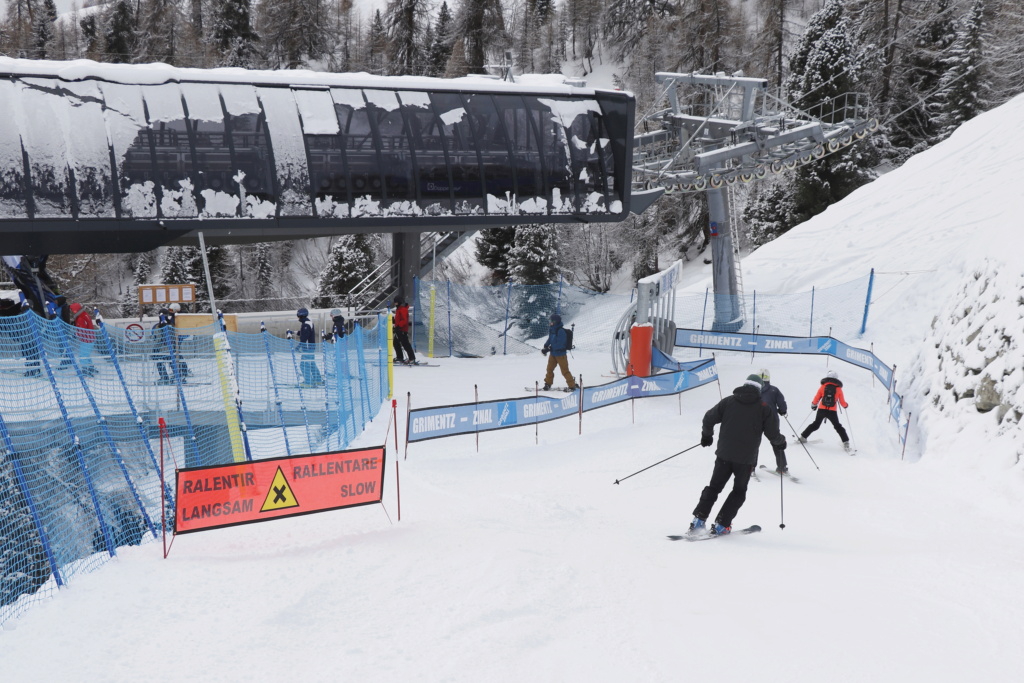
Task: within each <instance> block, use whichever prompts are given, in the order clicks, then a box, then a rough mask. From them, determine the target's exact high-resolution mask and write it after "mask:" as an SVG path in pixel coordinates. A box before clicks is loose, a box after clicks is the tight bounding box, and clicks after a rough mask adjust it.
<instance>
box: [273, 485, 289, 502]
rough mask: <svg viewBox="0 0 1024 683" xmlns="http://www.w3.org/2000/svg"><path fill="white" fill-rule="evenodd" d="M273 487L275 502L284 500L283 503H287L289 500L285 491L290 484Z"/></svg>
mask: <svg viewBox="0 0 1024 683" xmlns="http://www.w3.org/2000/svg"><path fill="white" fill-rule="evenodd" d="M273 489H274V502H275V503H277V502H279V501H280V502H282V503H287V502H288V499H287V498H285V497H284V492H285V491H287V490H288V485H287V484H285V485H284V486H274V487H273Z"/></svg>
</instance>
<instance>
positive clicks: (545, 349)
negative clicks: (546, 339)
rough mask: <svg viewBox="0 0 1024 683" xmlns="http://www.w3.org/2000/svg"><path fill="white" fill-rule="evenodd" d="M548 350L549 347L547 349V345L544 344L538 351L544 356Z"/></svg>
mask: <svg viewBox="0 0 1024 683" xmlns="http://www.w3.org/2000/svg"><path fill="white" fill-rule="evenodd" d="M549 350H550V349H548V347H546V346H545V347H544V348H543V349H541V350H540V352H541V353H542V354H544V355H545V356H546V355H548V351H549Z"/></svg>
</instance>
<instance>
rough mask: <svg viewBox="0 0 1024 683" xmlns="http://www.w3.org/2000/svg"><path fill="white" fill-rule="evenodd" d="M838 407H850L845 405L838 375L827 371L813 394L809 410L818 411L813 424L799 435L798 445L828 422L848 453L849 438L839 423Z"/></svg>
mask: <svg viewBox="0 0 1024 683" xmlns="http://www.w3.org/2000/svg"><path fill="white" fill-rule="evenodd" d="M839 406H842V407H843V408H849V407H850V406H849V405H848V404H847V403H846V396H844V395H843V383H842V382H840V381H839V373H837V372H836V371H835V370H829V371H828V374H827V375H826V376H825V378H824V379H823V380H821V386H819V387H818V393H816V394H814V399H813V400H812V401H811V410H816V411H818V412H817V414H816V415H815V416H814V422H812V423H811V424H809V425H808V426H807V427H806V428H804V431H803V432H801V433H800V438H799V441H800V443H805V442H806V441H807V437H808V436H810V435H811V433H812V432H814V431H815V430H816V429H818V427H820V426H821V424H822V423H823V422H824V421H825V420H828V421H829V422H831V423H832V426H833V427H835V430H836V433H837V434H839V438H840V439H842V440H843V448H845V449H846V450H847V452H849V450H850V437H849V435H848V434H847V433H846V430H845V429H843V425H842V424H841V423H840V422H839V413H838V411H839Z"/></svg>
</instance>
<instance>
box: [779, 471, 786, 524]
mask: <svg viewBox="0 0 1024 683" xmlns="http://www.w3.org/2000/svg"><path fill="white" fill-rule="evenodd" d="M785 479H786V477H785V476H784V475H782V474H780V475H779V528H780V529H785V528H786V503H785V501H786V498H785V495H783V493H782V491H783V488H782V484H783V483H784V481H785Z"/></svg>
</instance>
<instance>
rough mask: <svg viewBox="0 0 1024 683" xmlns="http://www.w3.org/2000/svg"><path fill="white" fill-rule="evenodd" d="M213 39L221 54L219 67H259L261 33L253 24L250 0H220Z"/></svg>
mask: <svg viewBox="0 0 1024 683" xmlns="http://www.w3.org/2000/svg"><path fill="white" fill-rule="evenodd" d="M213 11H214V16H213V25H212V26H211V28H210V38H211V40H212V41H213V44H214V46H215V47H216V48H217V52H218V53H219V57H218V59H217V64H216V66H239V67H243V68H250V69H251V68H253V67H255V66H256V63H257V58H258V53H257V45H258V43H259V40H260V38H259V36H258V35H257V34H256V31H255V30H254V29H253V26H252V11H251V6H250V0H217V2H215V4H214V10H213Z"/></svg>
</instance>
